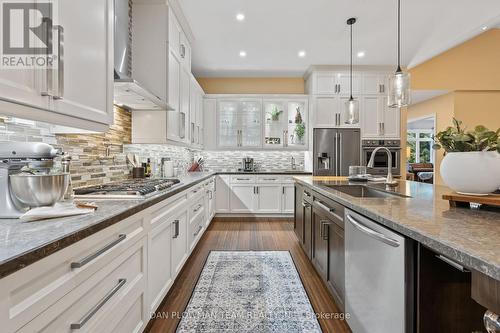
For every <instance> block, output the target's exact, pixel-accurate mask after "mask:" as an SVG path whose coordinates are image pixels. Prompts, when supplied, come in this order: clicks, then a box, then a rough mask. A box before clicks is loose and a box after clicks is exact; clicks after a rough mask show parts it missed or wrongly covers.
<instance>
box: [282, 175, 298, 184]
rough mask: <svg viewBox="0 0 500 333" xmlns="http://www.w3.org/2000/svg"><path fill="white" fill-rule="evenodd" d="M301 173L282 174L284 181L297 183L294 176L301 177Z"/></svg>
mask: <svg viewBox="0 0 500 333" xmlns="http://www.w3.org/2000/svg"><path fill="white" fill-rule="evenodd" d="M299 176H300V175H286V176H282V180H283V183H295V180H293V177H299Z"/></svg>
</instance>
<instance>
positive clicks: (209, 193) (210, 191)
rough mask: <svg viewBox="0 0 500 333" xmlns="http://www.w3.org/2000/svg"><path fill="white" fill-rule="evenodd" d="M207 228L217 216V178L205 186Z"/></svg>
mask: <svg viewBox="0 0 500 333" xmlns="http://www.w3.org/2000/svg"><path fill="white" fill-rule="evenodd" d="M205 206H206V223H205V225H206V227H208V225H209V224H210V222H211V221H212V219H213V217H214V216H215V177H213V178H211V179H210V180H209V181H208V182H207V183H206V184H205Z"/></svg>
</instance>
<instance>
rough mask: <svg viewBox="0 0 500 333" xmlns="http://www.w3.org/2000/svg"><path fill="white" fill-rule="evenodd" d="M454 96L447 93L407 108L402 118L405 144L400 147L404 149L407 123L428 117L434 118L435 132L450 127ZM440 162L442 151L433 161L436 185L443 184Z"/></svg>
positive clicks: (438, 152)
mask: <svg viewBox="0 0 500 333" xmlns="http://www.w3.org/2000/svg"><path fill="white" fill-rule="evenodd" d="M454 95H455V93H449V94H446V95H442V96H438V97H436V98H433V99H430V100H428V101H425V102H422V103H418V104H415V105H412V106H410V107H409V108H408V110H407V111H406V112H403V113H402V115H403V116H402V118H405V121H404V123H405V124H404V126H405V129H404V132H403V133H404V136H402V139H403V138H404V141H405V142H404V144H403V145H402V147H406V124H407V122H408V121H411V120H416V119H421V118H425V117H430V116H436V129H435V131H436V132H439V131H442V130H444V129H445V128H446V127H448V126H450V125H451V122H452V119H453V114H454V107H455V103H454V101H455V96H454ZM403 154H404V155H406V151H405V149H403ZM404 157H405V164H403V165H406V156H404ZM442 160H443V151H442V150H440V151H437V152H436V161H435V165H436V168H435V169H436V170H435V171H436V172H435V175H434V178H435V183H436V184H443V181H442V179H441V175H440V174H439V166H440V165H441V161H442Z"/></svg>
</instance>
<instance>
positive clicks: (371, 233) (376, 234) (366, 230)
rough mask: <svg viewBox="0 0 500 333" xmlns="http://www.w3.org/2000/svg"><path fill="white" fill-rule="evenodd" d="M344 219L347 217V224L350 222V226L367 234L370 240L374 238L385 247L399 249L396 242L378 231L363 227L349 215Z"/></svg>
mask: <svg viewBox="0 0 500 333" xmlns="http://www.w3.org/2000/svg"><path fill="white" fill-rule="evenodd" d="M346 217H347V220H349V222H351V224H352V225H353V226H355V227H356V229H358V230H359V231H361V232H363V233H365V234H367V235H368V236H371V237H372V238H375V239H377V240H379V241H381V242H383V243H385V244H387V245H390V246H392V247H399V245H400V244H399V242H398V241H397V240H395V239H392V238H389V237H387V236H386V235H384V234H382V233H380V232H378V231H375V230H372V229H370V228H368V227H367V226H365V225H363V224H362V223H360V222H358V221H356V220H355V219H354V218H353V217H352V216H351V215H349V214H346Z"/></svg>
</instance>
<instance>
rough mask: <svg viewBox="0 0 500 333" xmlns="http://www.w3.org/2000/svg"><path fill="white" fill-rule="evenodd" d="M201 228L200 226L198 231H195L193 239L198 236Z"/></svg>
mask: <svg viewBox="0 0 500 333" xmlns="http://www.w3.org/2000/svg"><path fill="white" fill-rule="evenodd" d="M202 228H203V227H202V226H201V225H200V226H199V227H198V230H197V231H196V232H195V233H194V234H193V236H194V237H196V236H198V234H199V233H200V231H201V229H202Z"/></svg>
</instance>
